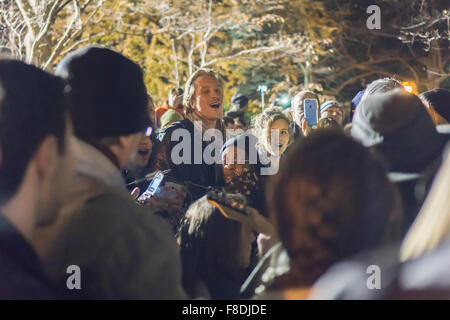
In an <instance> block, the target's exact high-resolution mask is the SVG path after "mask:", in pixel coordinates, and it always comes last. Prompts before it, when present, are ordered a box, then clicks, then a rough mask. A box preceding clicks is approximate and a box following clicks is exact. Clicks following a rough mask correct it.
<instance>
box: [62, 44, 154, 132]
mask: <svg viewBox="0 0 450 320" xmlns="http://www.w3.org/2000/svg"><path fill="white" fill-rule="evenodd" d="M55 73H56V74H57V75H59V76H61V77H63V78H64V79H66V80H67V82H68V86H67V90H66V91H67V93H68V96H69V109H70V113H71V116H72V120H73V125H74V132H75V135H76V136H77V137H79V138H82V139H93V138H105V137H118V136H124V135H129V134H133V133H137V132H139V131H143V130H145V129H146V128H147V127H148V126H149V125H150V120H149V116H148V111H147V107H148V97H147V90H146V88H145V84H144V80H143V74H142V70H141V68H140V67H139V66H138V65H137V64H135V63H134V62H132V61H131V60H129V59H128V58H125V57H124V56H122V55H121V54H119V53H117V52H114V51H112V50H110V49H107V48H102V47H96V46H88V47H84V48H82V49H80V50H77V51H75V52H73V53H71V54H70V55H68V56H66V57H65V58H63V59H62V60H61V62H60V63H59V64H58V67H57V68H56V72H55Z"/></svg>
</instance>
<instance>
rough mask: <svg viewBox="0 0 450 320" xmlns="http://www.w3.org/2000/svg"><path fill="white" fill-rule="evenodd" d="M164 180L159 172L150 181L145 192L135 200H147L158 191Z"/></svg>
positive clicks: (162, 174)
mask: <svg viewBox="0 0 450 320" xmlns="http://www.w3.org/2000/svg"><path fill="white" fill-rule="evenodd" d="M163 179H164V173H162V172H161V171H160V172H158V173H157V174H156V175H155V177H154V178H153V179H152V182H150V185H149V186H148V188H147V190H145V192H144V193H143V194H142V195H141V196H139V198H138V199H137V200H138V201H142V200H144V199H146V198H149V197H151V196H153V195H154V194H155V193H156V191H157V190H158V187H159V185H160V184H161V182H162V181H163Z"/></svg>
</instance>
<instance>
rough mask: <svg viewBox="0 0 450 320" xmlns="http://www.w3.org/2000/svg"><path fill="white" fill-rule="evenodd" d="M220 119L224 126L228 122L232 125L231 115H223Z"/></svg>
mask: <svg viewBox="0 0 450 320" xmlns="http://www.w3.org/2000/svg"><path fill="white" fill-rule="evenodd" d="M222 120H223V123H224V125H225V126H227V125H228V124H232V125H234V119H233V118H231V117H228V116H225V117H223V119H222Z"/></svg>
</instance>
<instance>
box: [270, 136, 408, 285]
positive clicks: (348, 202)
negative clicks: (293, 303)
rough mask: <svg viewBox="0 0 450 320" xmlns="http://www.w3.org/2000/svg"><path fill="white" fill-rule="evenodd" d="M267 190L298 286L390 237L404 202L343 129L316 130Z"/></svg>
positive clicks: (292, 153) (374, 161)
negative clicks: (400, 203)
mask: <svg viewBox="0 0 450 320" xmlns="http://www.w3.org/2000/svg"><path fill="white" fill-rule="evenodd" d="M268 186H269V189H268V192H267V198H268V202H269V210H270V213H271V219H272V220H273V221H274V223H275V224H276V226H277V228H278V232H279V235H280V239H281V241H282V243H283V245H284V247H285V248H286V251H287V253H288V255H289V258H290V261H291V273H292V274H293V277H294V278H295V280H296V282H297V283H296V285H300V286H310V285H312V284H313V283H314V282H315V281H316V280H317V279H318V277H319V276H321V275H322V274H323V273H324V272H325V271H326V270H327V268H328V267H330V266H331V265H332V264H334V263H336V262H337V261H339V260H341V259H344V258H347V257H349V256H351V255H354V254H357V253H359V252H361V251H364V250H366V249H371V248H374V247H376V246H378V245H381V244H382V242H383V241H384V240H387V239H386V237H387V235H388V234H389V235H390V236H393V234H392V233H389V231H390V230H388V229H389V228H388V227H389V226H395V227H396V228H398V226H396V225H394V224H393V222H394V221H393V219H394V217H395V218H397V216H396V214H398V211H397V210H398V208H399V198H398V196H397V193H396V189H395V187H394V186H393V185H392V184H391V183H390V182H389V180H388V178H387V176H386V173H385V170H384V167H383V166H382V164H381V162H379V161H378V160H377V159H375V158H374V156H373V155H372V154H371V153H370V151H369V150H367V149H366V148H364V147H363V146H362V145H361V144H359V143H358V142H356V141H355V140H353V139H352V138H350V137H348V136H346V135H345V134H344V133H343V132H342V130H336V129H323V130H318V131H314V132H313V133H312V134H311V135H310V136H308V137H307V138H305V139H304V140H302V141H301V142H300V143H299V144H296V145H295V146H294V147H293V149H292V150H291V151H290V153H289V154H288V156H287V157H286V159H285V162H284V163H283V166H282V167H281V169H280V171H279V173H278V175H277V176H275V177H274V179H273V180H272V182H271V183H269V184H268ZM396 231H398V230H396ZM389 240H390V239H389ZM397 240H398V239H397ZM294 285H295V284H294Z"/></svg>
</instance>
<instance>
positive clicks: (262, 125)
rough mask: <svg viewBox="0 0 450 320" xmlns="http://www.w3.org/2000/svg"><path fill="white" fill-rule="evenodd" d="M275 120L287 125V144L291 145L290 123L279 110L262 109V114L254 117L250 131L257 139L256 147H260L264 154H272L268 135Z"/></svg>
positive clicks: (273, 108)
mask: <svg viewBox="0 0 450 320" xmlns="http://www.w3.org/2000/svg"><path fill="white" fill-rule="evenodd" d="M277 120H284V121H286V123H287V125H288V130H289V143H288V145H290V144H291V143H292V132H291V128H290V126H289V124H290V121H289V119H288V118H287V117H286V115H285V114H284V113H283V111H282V110H281V109H280V108H277V107H272V108H267V109H264V111H263V112H261V113H260V114H258V115H256V116H255V117H254V118H253V119H252V129H253V132H254V134H255V136H256V137H258V143H257V146H259V147H262V148H263V149H264V150H265V151H266V152H269V153H272V152H271V151H270V150H271V148H270V133H271V128H272V125H273V123H274V122H275V121H277Z"/></svg>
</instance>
